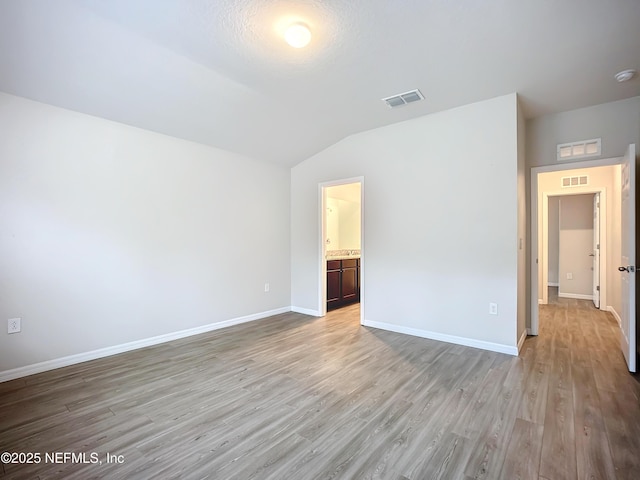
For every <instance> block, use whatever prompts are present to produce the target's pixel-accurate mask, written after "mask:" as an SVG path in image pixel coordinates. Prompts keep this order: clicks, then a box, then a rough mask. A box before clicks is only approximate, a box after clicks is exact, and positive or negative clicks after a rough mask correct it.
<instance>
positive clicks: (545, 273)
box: [531, 187, 608, 326]
mask: <svg viewBox="0 0 640 480" xmlns="http://www.w3.org/2000/svg"><path fill="white" fill-rule="evenodd" d="M595 194H600V207H601V210H600V225H602V224H604V225H607V221H608V219H607V194H606V189H605V188H604V187H594V188H587V189H586V190H580V191H579V192H567V191H565V190H561V191H560V190H549V191H543V192H542V211H541V212H540V214H541V217H540V223H539V226H541V227H542V228H541V230H542V232H541V235H540V238H541V239H542V245H541V247H542V248H540V249H539V250H538V258H539V259H540V264H539V265H537V268H538V270H539V271H542V284H543V285H546V284H548V283H549V282H548V280H549V270H548V268H546V269H545V268H544V265H545V264H546V263H545V262H548V261H549V227H548V225H549V197H561V198H562V197H569V196H572V195H595ZM539 231H540V228H539ZM607 248H608V245H607V232H606V228H605V229H604V231H603V230H602V229H600V252H601V253H602V252H604V255H600V272H602V271H605V272H606V271H607ZM540 265H542V266H540ZM594 274H595V272H594ZM558 280H560V279H558ZM599 285H600V305H602V304H603V303H604V304H606V299H607V277H606V276H604V278H603V276H602V274H600V278H599ZM602 299H604V300H605V302H602ZM532 302H533V300H532ZM548 302H549V298H548V291H547V290H543V292H542V301H540V299H539V298H538V299H536V306H537V305H546V304H547V303H548ZM600 310H603V309H602V308H600ZM531 324H532V326H533V322H531Z"/></svg>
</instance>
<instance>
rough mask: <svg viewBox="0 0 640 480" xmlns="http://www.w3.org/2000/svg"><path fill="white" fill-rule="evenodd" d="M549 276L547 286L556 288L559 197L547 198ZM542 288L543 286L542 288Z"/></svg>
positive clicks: (558, 248)
mask: <svg viewBox="0 0 640 480" xmlns="http://www.w3.org/2000/svg"><path fill="white" fill-rule="evenodd" d="M548 223H549V224H548V227H547V228H548V230H547V231H548V232H549V261H548V269H549V275H548V280H547V285H554V286H556V287H557V286H558V282H559V278H560V277H559V274H558V267H559V265H560V245H559V243H560V197H549V220H548ZM543 288H544V286H543Z"/></svg>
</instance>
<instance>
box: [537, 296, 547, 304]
mask: <svg viewBox="0 0 640 480" xmlns="http://www.w3.org/2000/svg"><path fill="white" fill-rule="evenodd" d="M538 305H546V303H544V300H543V299H541V298H539V299H538Z"/></svg>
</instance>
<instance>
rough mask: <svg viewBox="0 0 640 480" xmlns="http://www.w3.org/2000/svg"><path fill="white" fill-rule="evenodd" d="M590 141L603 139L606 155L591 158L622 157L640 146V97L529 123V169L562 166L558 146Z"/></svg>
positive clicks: (537, 119)
mask: <svg viewBox="0 0 640 480" xmlns="http://www.w3.org/2000/svg"><path fill="white" fill-rule="evenodd" d="M590 138H602V155H601V156H599V157H590V158H589V159H594V158H611V157H621V156H622V155H624V152H625V149H626V148H627V146H628V145H629V144H631V143H635V144H638V143H640V97H633V98H628V99H626V100H619V101H617V102H610V103H604V104H601V105H595V106H593V107H586V108H579V109H577V110H571V111H568V112H562V113H556V114H552V115H545V116H543V117H539V118H534V119H531V120H529V121H528V122H527V166H528V167H539V166H543V165H558V164H559V163H560V162H558V161H557V160H556V145H557V144H559V143H567V142H573V141H579V140H587V139H590ZM583 160H584V159H577V160H576V161H583ZM562 163H565V162H562Z"/></svg>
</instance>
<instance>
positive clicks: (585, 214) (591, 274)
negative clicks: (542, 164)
mask: <svg viewBox="0 0 640 480" xmlns="http://www.w3.org/2000/svg"><path fill="white" fill-rule="evenodd" d="M546 217H547V221H548V224H547V229H546V231H547V235H548V239H547V242H546V244H547V247H546V251H547V252H548V253H547V254H546V255H544V254H543V255H542V257H543V258H546V259H547V260H546V264H545V265H543V266H542V267H543V270H544V269H545V268H546V270H547V272H546V275H544V274H543V278H544V277H546V278H547V283H546V285H547V287H548V291H547V292H546V293H547V297H548V298H545V297H544V295H543V299H542V301H541V302H539V303H540V304H546V303H548V302H549V301H550V300H549V298H550V297H551V294H552V290H551V289H554V290H553V295H555V296H557V297H558V298H572V299H580V300H591V301H592V302H593V304H594V306H595V308H600V287H601V283H602V281H601V278H600V272H601V270H602V269H601V268H600V259H601V254H600V253H601V250H600V247H601V245H600V243H601V236H600V230H601V228H600V221H601V215H600V192H596V193H577V194H573V195H571V194H567V195H558V196H549V198H548V211H547V215H546ZM602 230H604V231H606V229H602ZM604 256H605V258H606V252H604ZM543 285H544V284H543ZM605 303H606V302H605Z"/></svg>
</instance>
